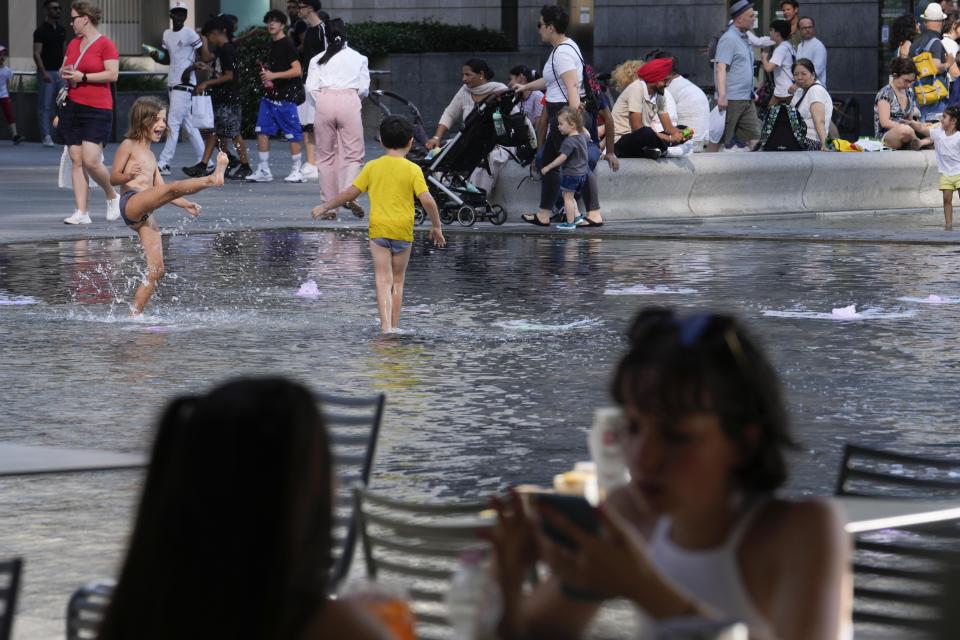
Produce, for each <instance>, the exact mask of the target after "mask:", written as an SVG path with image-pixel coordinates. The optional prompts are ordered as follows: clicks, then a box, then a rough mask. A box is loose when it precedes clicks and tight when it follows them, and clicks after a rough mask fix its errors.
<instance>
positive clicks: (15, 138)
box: [13, 134, 23, 146]
mask: <svg viewBox="0 0 960 640" xmlns="http://www.w3.org/2000/svg"><path fill="white" fill-rule="evenodd" d="M21 142H23V136H21V135H19V134H17V135H15V136H13V144H14V146H16V145H18V144H20V143H21Z"/></svg>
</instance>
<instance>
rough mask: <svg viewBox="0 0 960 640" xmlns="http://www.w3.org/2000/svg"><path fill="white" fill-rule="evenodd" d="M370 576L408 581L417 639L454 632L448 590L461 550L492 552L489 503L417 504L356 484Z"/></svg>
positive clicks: (402, 582)
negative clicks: (484, 513) (487, 516)
mask: <svg viewBox="0 0 960 640" xmlns="http://www.w3.org/2000/svg"><path fill="white" fill-rule="evenodd" d="M354 500H355V505H356V507H355V513H356V514H357V522H358V524H359V527H360V539H361V542H362V545H363V556H364V560H365V561H366V570H367V577H368V578H369V579H371V580H377V579H380V578H383V577H386V578H388V579H390V580H392V581H394V582H396V583H399V584H402V585H404V587H405V588H406V590H407V592H408V593H409V596H410V604H411V608H412V609H413V614H414V617H415V619H416V622H417V637H418V638H447V637H450V633H451V629H450V623H449V621H448V619H447V608H446V603H445V600H446V594H447V591H448V590H449V587H450V580H451V578H452V577H453V573H454V571H456V569H457V566H458V563H459V559H460V555H461V554H463V553H464V552H466V551H473V550H480V551H488V550H489V548H490V544H489V543H488V542H487V541H486V540H485V539H483V538H482V537H481V532H482V531H484V530H487V529H489V528H490V527H491V526H492V521H491V520H486V519H484V518H482V517H481V512H482V511H484V510H485V509H486V508H487V503H486V502H460V503H452V502H446V503H443V502H430V503H416V502H408V501H402V500H396V499H393V498H387V497H385V496H383V495H379V494H376V493H373V492H371V491H369V490H367V489H365V488H363V487H355V488H354Z"/></svg>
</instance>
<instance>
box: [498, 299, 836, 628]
mask: <svg viewBox="0 0 960 640" xmlns="http://www.w3.org/2000/svg"><path fill="white" fill-rule="evenodd" d="M627 336H628V341H629V342H628V345H627V353H626V354H625V355H624V356H623V358H622V359H621V360H620V363H619V365H617V368H616V372H615V374H614V377H613V384H612V385H611V392H612V395H613V398H614V400H615V401H616V403H617V404H618V405H619V406H621V407H622V408H623V413H624V432H623V434H622V436H621V443H622V446H623V452H624V459H625V460H626V463H627V466H628V468H629V470H630V478H631V479H630V482H629V484H628V485H627V486H626V487H623V488H621V489H618V490H614V492H613V493H612V494H611V495H610V497H609V498H608V499H607V500H606V502H605V503H603V504H602V505H601V507H600V509H599V510H598V513H597V517H598V518H599V523H600V532H599V534H598V535H595V534H592V533H588V532H587V531H586V529H584V528H581V527H580V526H578V525H577V524H574V522H573V521H572V520H570V519H568V518H567V517H566V516H565V515H564V514H562V513H560V512H558V511H556V510H550V509H548V508H546V507H545V506H544V505H543V504H542V503H541V504H539V505H537V506H536V507H535V508H533V509H531V511H532V512H533V514H535V515H536V519H537V520H538V521H539V523H537V524H535V523H534V521H533V520H532V518H531V516H530V515H527V512H525V511H524V508H523V505H522V504H521V502H520V499H519V496H518V495H517V494H516V493H514V494H512V496H511V498H510V500H509V501H508V502H507V503H504V502H501V501H498V500H495V501H494V506H495V508H496V509H497V511H498V522H497V525H496V526H495V528H494V531H493V532H492V534H491V539H492V542H493V544H494V548H495V551H496V564H495V567H496V569H497V573H498V578H499V581H500V585H501V589H502V591H503V602H504V614H503V618H502V621H501V625H500V637H501V638H503V639H504V640H516V639H519V638H524V639H526V638H551V639H552V640H566V639H569V638H579V637H582V636H583V635H584V633H585V631H586V629H587V627H588V626H589V624H590V623H591V622H592V619H593V618H594V617H595V616H596V615H597V613H598V612H599V610H600V608H601V606H602V604H603V601H604V600H606V599H614V598H623V599H626V600H628V601H630V602H631V603H632V604H634V605H635V606H636V607H638V608H640V609H642V610H643V611H644V612H646V614H648V615H649V616H651V617H652V618H653V619H654V620H656V621H660V620H664V619H667V618H672V617H682V616H695V617H700V618H713V619H718V620H739V621H741V622H743V623H745V624H746V625H747V626H748V628H749V630H750V637H751V638H779V639H780V640H809V639H811V638H817V639H818V640H828V639H829V640H837V639H839V638H846V637H850V636H849V633H850V632H851V629H850V626H851V606H852V576H851V573H850V558H849V556H850V540H849V537H848V536H847V534H846V533H845V531H844V528H843V522H842V518H841V516H840V515H839V513H838V512H837V511H836V510H835V508H834V507H833V506H832V505H831V504H830V503H829V502H827V501H824V500H816V499H800V500H784V499H781V498H779V497H778V496H777V495H776V490H777V489H778V488H779V487H780V486H782V485H783V484H784V482H785V481H786V479H787V463H786V450H787V449H788V448H790V447H791V445H792V443H793V440H792V438H791V436H790V434H789V431H788V428H787V416H786V409H785V407H784V403H783V398H782V395H781V391H780V385H779V382H778V380H777V375H776V373H775V372H774V370H773V367H772V366H771V364H770V362H769V360H768V359H767V356H766V355H765V354H764V353H763V351H762V350H761V348H760V346H759V345H758V344H757V343H756V342H755V341H754V340H753V339H752V338H751V337H750V336H749V335H748V334H747V333H746V332H745V331H744V330H743V328H742V327H741V325H740V323H739V322H737V321H736V320H735V319H733V318H732V317H729V316H724V315H714V314H700V315H693V316H687V317H683V316H678V315H675V314H674V313H673V312H672V311H670V310H667V309H656V308H654V309H646V310H644V311H641V312H640V314H639V315H638V316H637V317H636V319H635V320H634V323H633V326H632V327H631V328H630V330H629V331H628V334H627ZM534 504H537V503H536V502H534ZM533 514H531V515H533ZM541 524H542V525H548V526H549V527H550V528H551V529H552V530H553V531H556V532H558V533H559V534H560V535H562V536H564V537H565V538H567V539H568V540H570V541H572V543H573V545H572V546H564V545H561V544H560V543H558V542H555V541H554V540H553V539H552V538H550V537H548V536H547V535H546V534H545V533H544V532H543V529H542V528H541V526H539V525H541ZM538 559H539V560H543V561H545V562H546V564H547V565H548V566H549V567H550V574H551V575H550V577H549V578H548V579H547V580H546V582H542V583H541V584H540V585H539V586H537V587H536V588H535V589H534V591H533V592H532V593H531V594H530V595H525V594H524V593H523V585H524V581H525V579H526V578H527V576H528V575H529V571H530V569H531V567H532V566H533V563H534V562H536V561H537V560H538ZM621 637H638V636H637V635H630V636H621Z"/></svg>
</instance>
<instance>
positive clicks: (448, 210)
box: [408, 91, 536, 227]
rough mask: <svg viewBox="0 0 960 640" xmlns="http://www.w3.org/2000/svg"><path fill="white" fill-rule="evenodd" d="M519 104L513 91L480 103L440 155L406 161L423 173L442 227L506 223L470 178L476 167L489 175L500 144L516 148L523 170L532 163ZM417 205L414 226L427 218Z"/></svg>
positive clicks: (531, 139)
mask: <svg viewBox="0 0 960 640" xmlns="http://www.w3.org/2000/svg"><path fill="white" fill-rule="evenodd" d="M521 102H522V101H521V99H520V97H519V96H518V95H517V94H516V92H514V91H505V92H503V93H498V94H495V95H492V96H490V97H488V98H487V99H486V100H484V101H482V102H479V103H477V105H476V107H475V108H474V110H473V111H472V112H471V113H470V115H469V116H467V118H466V120H465V121H464V123H463V128H462V129H461V131H460V133H458V134H457V135H456V136H454V138H453V139H452V140H450V141H449V142H448V143H447V144H445V145H444V146H443V148H442V149H441V150H440V151H439V152H435V153H433V154H427V155H426V156H425V157H424V158H423V159H422V160H418V158H416V157H411V156H413V154H411V156H408V157H410V159H411V160H412V161H413V162H417V163H418V164H419V165H420V166H421V168H422V169H423V175H424V177H425V178H426V180H427V187H428V188H429V189H430V195H432V196H433V198H434V200H436V201H437V207H438V208H439V209H440V220H441V221H442V222H443V223H444V224H450V223H452V222H453V221H454V220H456V221H457V222H459V223H460V224H461V225H463V226H465V227H469V226H472V225H473V224H474V223H475V222H476V221H477V220H489V221H490V222H492V223H493V224H496V225H501V224H503V223H504V222H506V221H507V212H506V210H505V209H504V208H503V207H502V206H500V205H498V204H497V205H491V204H490V202H489V201H488V200H487V192H486V191H485V190H484V189H482V188H480V187H477V186H476V185H474V184H473V183H471V182H470V180H469V177H470V174H472V173H473V172H474V171H475V170H476V169H477V168H478V167H482V168H483V169H484V170H486V171H489V170H490V167H489V164H488V160H487V156H488V155H489V154H490V152H491V151H493V149H494V147H496V146H497V145H498V144H499V145H502V146H503V147H512V148H514V149H515V151H513V152H510V155H511V156H512V157H513V159H514V160H516V161H517V162H518V163H519V164H520V165H521V166H527V165H529V164H530V163H531V162H532V161H533V158H534V155H535V154H536V137H535V135H534V134H533V130H532V127H531V126H530V124H529V121H528V120H527V117H526V115H525V114H524V113H523V107H522V106H521ZM415 206H416V212H417V218H416V221H417V223H418V224H420V223H422V222H423V221H424V219H425V218H426V213H425V212H424V211H423V210H422V208H421V207H420V203H419V202H417V203H416V205H415Z"/></svg>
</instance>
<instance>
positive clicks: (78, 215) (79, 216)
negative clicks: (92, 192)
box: [63, 211, 93, 224]
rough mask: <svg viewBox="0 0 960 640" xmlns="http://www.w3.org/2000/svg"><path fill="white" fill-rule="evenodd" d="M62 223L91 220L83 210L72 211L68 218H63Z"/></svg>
mask: <svg viewBox="0 0 960 640" xmlns="http://www.w3.org/2000/svg"><path fill="white" fill-rule="evenodd" d="M63 222H64V224H90V223H91V222H93V221H92V220H91V219H90V214H87V213H84V212H83V211H74V212H73V215H72V216H70V217H69V218H64V219H63Z"/></svg>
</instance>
